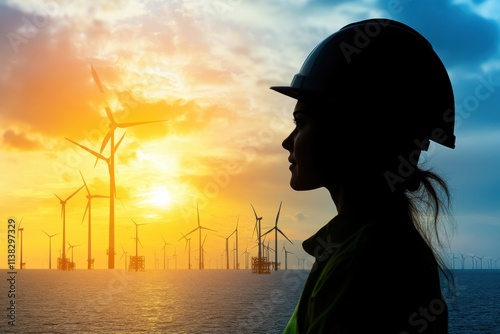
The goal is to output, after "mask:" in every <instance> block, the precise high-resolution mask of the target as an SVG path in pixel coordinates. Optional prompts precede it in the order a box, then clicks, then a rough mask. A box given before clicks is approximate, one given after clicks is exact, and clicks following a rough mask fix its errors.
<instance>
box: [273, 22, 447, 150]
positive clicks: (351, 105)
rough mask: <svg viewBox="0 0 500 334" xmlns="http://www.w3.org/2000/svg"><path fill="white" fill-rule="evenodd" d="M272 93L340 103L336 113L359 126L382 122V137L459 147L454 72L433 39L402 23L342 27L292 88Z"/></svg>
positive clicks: (306, 63) (320, 47)
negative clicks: (432, 42)
mask: <svg viewBox="0 0 500 334" xmlns="http://www.w3.org/2000/svg"><path fill="white" fill-rule="evenodd" d="M270 88H271V89H273V90H275V91H277V92H279V93H282V94H285V95H287V96H290V97H292V98H295V99H298V100H300V99H314V100H317V99H324V100H325V101H329V102H331V103H334V104H336V106H337V108H332V110H333V111H332V113H333V114H334V115H330V116H334V117H336V116H343V117H344V119H349V120H350V121H352V122H354V123H356V124H354V125H352V126H353V127H366V128H368V127H371V128H373V125H374V124H376V126H379V125H381V128H380V129H379V130H376V129H375V130H374V129H371V130H370V131H372V132H371V133H373V131H379V132H380V133H384V136H385V137H384V138H386V137H387V133H390V132H393V135H394V134H395V133H397V134H398V135H399V134H401V135H404V136H407V138H408V139H411V140H415V139H418V140H427V143H428V140H432V141H434V142H436V143H439V144H441V145H444V146H446V147H449V148H454V147H455V135H454V124H455V103H454V95H453V89H452V86H451V82H450V79H449V76H448V73H447V71H446V69H445V67H444V65H443V63H442V62H441V60H440V58H439V56H438V55H437V54H436V52H435V51H434V50H433V48H432V45H431V44H430V43H429V41H428V40H426V39H425V38H424V37H423V36H422V35H421V34H420V33H418V32H417V31H416V30H414V29H413V28H411V27H409V26H407V25H405V24H403V23H401V22H398V21H394V20H390V19H383V18H380V19H367V20H362V21H359V22H355V23H351V24H348V25H346V26H344V27H343V28H341V29H340V30H338V31H337V32H335V33H333V34H331V35H330V36H328V37H327V38H326V39H324V40H323V41H322V42H321V43H319V44H318V45H317V46H316V47H315V48H314V49H313V50H312V51H311V52H310V54H309V55H308V57H307V58H306V60H305V61H304V63H303V65H302V67H301V68H300V71H299V73H297V74H296V75H295V76H294V78H293V80H292V83H291V84H290V85H289V86H272V87H270ZM341 114H342V115H341ZM362 122H364V124H361V125H360V123H362ZM393 138H394V137H393ZM398 138H399V137H398ZM423 149H424V150H426V149H427V147H425V148H423Z"/></svg>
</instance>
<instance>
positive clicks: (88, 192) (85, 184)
mask: <svg viewBox="0 0 500 334" xmlns="http://www.w3.org/2000/svg"><path fill="white" fill-rule="evenodd" d="M79 172H80V175H81V176H82V180H83V185H84V186H85V189H87V194H89V195H90V190H89V187H87V182H85V178H84V177H83V174H82V171H81V170H79Z"/></svg>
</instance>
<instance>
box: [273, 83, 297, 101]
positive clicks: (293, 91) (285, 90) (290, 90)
mask: <svg viewBox="0 0 500 334" xmlns="http://www.w3.org/2000/svg"><path fill="white" fill-rule="evenodd" d="M269 88H270V89H272V90H274V91H276V92H278V93H281V94H284V95H286V96H289V97H292V98H294V99H299V97H300V95H301V91H302V90H301V89H297V88H294V87H290V86H271V87H269Z"/></svg>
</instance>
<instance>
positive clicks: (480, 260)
mask: <svg viewBox="0 0 500 334" xmlns="http://www.w3.org/2000/svg"><path fill="white" fill-rule="evenodd" d="M476 257H477V258H478V259H479V260H478V262H479V263H480V264H481V268H479V269H483V257H484V255H483V256H476ZM476 267H477V266H476Z"/></svg>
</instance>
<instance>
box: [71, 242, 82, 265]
mask: <svg viewBox="0 0 500 334" xmlns="http://www.w3.org/2000/svg"><path fill="white" fill-rule="evenodd" d="M68 245H69V247H68V251H69V250H70V249H71V265H72V266H73V269H74V266H75V262H73V251H74V248H75V247H76V246H80V245H72V244H70V243H69V242H68Z"/></svg>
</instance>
